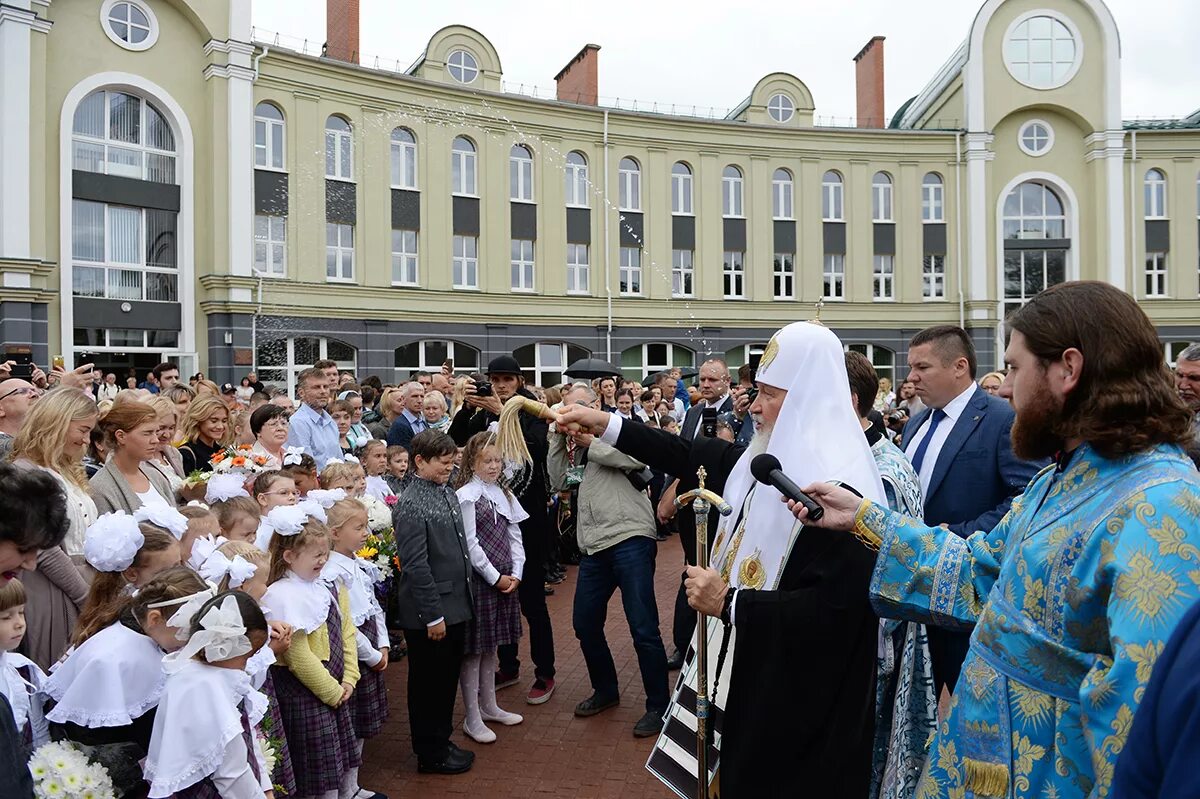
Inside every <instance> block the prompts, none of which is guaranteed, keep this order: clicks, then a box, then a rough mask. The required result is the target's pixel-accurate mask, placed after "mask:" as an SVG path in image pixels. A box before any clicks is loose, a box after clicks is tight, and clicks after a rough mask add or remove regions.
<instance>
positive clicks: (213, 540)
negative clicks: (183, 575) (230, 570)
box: [187, 535, 226, 572]
mask: <svg viewBox="0 0 1200 799" xmlns="http://www.w3.org/2000/svg"><path fill="white" fill-rule="evenodd" d="M225 541H226V539H225V538H223V537H221V536H219V535H218V536H215V537H214V536H211V535H206V536H204V537H203V538H197V539H196V540H195V541H193V542H192V554H191V555H190V556H189V557H188V562H187V565H188V566H191V567H192V570H193V571H197V572H198V571H200V567H201V566H203V565H204V561H206V560H208V559H209V558H210V557H212V554H213V553H214V552H216V551H217V547H219V546H221V544H224V543H225Z"/></svg>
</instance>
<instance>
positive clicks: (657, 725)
mask: <svg viewBox="0 0 1200 799" xmlns="http://www.w3.org/2000/svg"><path fill="white" fill-rule="evenodd" d="M662 728H663V714H662V713H656V712H655V711H653V710H648V711H646V714H645V715H644V716H642V717H641V718H640V719H638V722H637V724H634V725H633V737H634V738H651V737H653V736H655V735H658V734H659V733H660V732H662Z"/></svg>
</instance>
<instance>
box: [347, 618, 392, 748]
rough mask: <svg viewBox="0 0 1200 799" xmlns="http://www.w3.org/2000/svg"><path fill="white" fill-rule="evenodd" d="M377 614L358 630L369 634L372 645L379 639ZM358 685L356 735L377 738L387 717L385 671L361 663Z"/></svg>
mask: <svg viewBox="0 0 1200 799" xmlns="http://www.w3.org/2000/svg"><path fill="white" fill-rule="evenodd" d="M377 626H378V624H377V622H376V619H375V617H374V616H372V617H371V618H369V619H367V620H366V621H364V622H363V623H362V625H361V626H359V628H358V631H359V632H360V633H362V634H363V635H365V636H366V637H367V640H369V641H371V643H372V644H374V642H375V641H376V640H377V638H378V636H377V634H376V633H377V631H376V627H377ZM358 671H359V676H358V685H357V686H355V688H354V693H353V694H351V695H350V701H349V702H348V703H347V704H348V705H350V722H351V724H352V725H353V726H354V735H355V736H356V737H358V738H374V737H375V736H376V735H378V734H379V731H380V730H382V729H383V723H384V722H385V721H387V717H388V698H387V685H386V684H385V683H384V680H383V672H381V671H371V668H370V667H369V666H368V665H367V664H366V663H363V662H362V661H361V660H360V661H359V662H358Z"/></svg>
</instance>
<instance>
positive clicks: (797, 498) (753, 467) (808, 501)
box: [750, 452, 825, 522]
mask: <svg viewBox="0 0 1200 799" xmlns="http://www.w3.org/2000/svg"><path fill="white" fill-rule="evenodd" d="M750 474H752V475H754V479H755V480H757V481H758V482H760V483H762V484H764V485H769V486H774V487H775V488H776V489H777V490H778V491H779V493H780V494H783V495H784V496H785V497H787V498H788V499H790V500H792V501H793V502H798V503H800V504H801V505H803V506H804V507H805V508H806V509H807V510H808V518H809V519H811V520H812V521H814V522H815V521H817V520H818V519H820V518H821V517H822V516H824V515H825V509H824V508H822V507H821V506H820V505H818V504H817V503H816V502H814V501H813V498H812V497H810V496H809V495H808V494H805V493H804V492H803V491H801V490H800V486H798V485H796V484H795V483H794V482H792V478H790V477H788V476H787V475H786V474H784V473H783V469H782V468H780V464H779V458H776V457H775V456H774V455H772V454H770V453H769V452H764V453H763V454H762V455H759V456H757V457H755V458H754V460H752V461H750Z"/></svg>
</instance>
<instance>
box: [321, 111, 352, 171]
mask: <svg viewBox="0 0 1200 799" xmlns="http://www.w3.org/2000/svg"><path fill="white" fill-rule="evenodd" d="M325 177H327V178H331V179H333V180H354V132H353V130H352V129H351V127H350V123H349V122H347V121H346V120H345V119H343V118H342V117H340V116H336V115H334V116H331V117H329V119H327V120H325Z"/></svg>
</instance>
